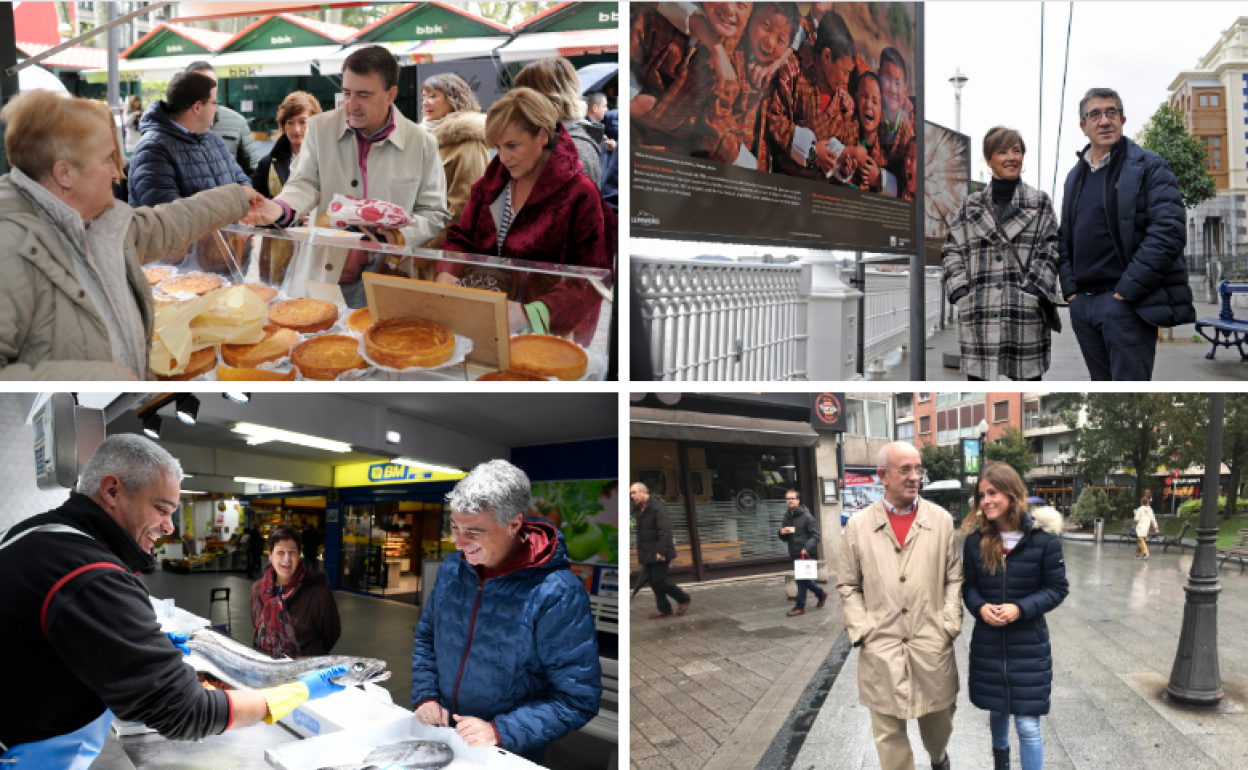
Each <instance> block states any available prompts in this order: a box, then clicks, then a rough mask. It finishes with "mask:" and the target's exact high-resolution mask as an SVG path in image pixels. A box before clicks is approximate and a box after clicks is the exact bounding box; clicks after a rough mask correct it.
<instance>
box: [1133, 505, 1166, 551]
mask: <svg viewBox="0 0 1248 770" xmlns="http://www.w3.org/2000/svg"><path fill="white" fill-rule="evenodd" d="M1152 500H1153V496H1152V495H1151V494H1149V493H1148V492H1145V493H1144V496H1143V497H1141V498H1140V507H1139V508H1136V509H1135V539H1136V544H1135V558H1137V559H1147V558H1148V529H1149V527H1152V529H1153V532H1154V533H1155V534H1161V527H1158V526H1157V517H1156V516H1154V515H1153V509H1152V506H1150V505H1149V503H1151V502H1152Z"/></svg>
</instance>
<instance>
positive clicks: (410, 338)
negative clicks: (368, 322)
mask: <svg viewBox="0 0 1248 770" xmlns="http://www.w3.org/2000/svg"><path fill="white" fill-rule="evenodd" d="M364 352H365V353H367V354H368V357H369V358H370V359H371V360H372V361H373V363H376V364H380V365H382V366H388V367H390V368H391V369H411V368H413V367H420V368H422V369H431V368H433V367H435V366H441V365H442V364H445V363H446V362H447V361H450V360H451V354H452V353H454V352H455V335H454V334H451V330H450V329H448V328H446V327H445V326H443V325H442V324H439V323H434V322H433V321H425V320H423V319H420V318H387V319H386V320H384V321H378V322H377V323H375V324H373V325H372V326H370V327H368V331H366V332H364Z"/></svg>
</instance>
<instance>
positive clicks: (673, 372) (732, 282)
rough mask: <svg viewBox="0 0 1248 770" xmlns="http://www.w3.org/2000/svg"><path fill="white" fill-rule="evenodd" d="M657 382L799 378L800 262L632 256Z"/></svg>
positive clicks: (802, 367) (801, 366)
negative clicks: (754, 262)
mask: <svg viewBox="0 0 1248 770" xmlns="http://www.w3.org/2000/svg"><path fill="white" fill-rule="evenodd" d="M632 262H633V265H634V267H635V269H636V279H637V292H638V294H639V296H640V297H641V309H642V318H644V319H645V321H646V322H647V324H649V327H650V351H651V356H652V357H653V359H654V373H655V377H656V379H660V380H668V381H671V380H703V381H704V380H721V381H728V380H791V379H801V378H803V376H804V374H805V363H804V362H800V363H799V362H798V360H797V353H796V348H797V317H798V316H797V314H798V313H799V312H801V311H802V310H803V306H804V304H805V303H804V302H803V301H802V300H801V299H800V298H799V297H798V286H799V284H800V279H801V274H802V270H801V267H799V266H798V265H760V264H752V263H740V264H738V263H717V262H713V263H706V262H698V261H694V260H671V259H650V258H645V257H635V258H634V259H633V260H632Z"/></svg>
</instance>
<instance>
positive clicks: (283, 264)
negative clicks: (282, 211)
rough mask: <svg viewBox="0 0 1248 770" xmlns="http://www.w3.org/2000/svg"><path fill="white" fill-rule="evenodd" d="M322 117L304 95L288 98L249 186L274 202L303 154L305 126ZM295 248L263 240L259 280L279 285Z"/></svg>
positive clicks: (317, 103) (317, 105)
mask: <svg viewBox="0 0 1248 770" xmlns="http://www.w3.org/2000/svg"><path fill="white" fill-rule="evenodd" d="M320 114H321V103H320V101H318V100H317V98H316V97H315V96H313V95H312V94H310V93H307V92H306V91H295V92H294V93H291V94H287V96H286V98H285V99H283V100H282V103H281V104H280V105H279V106H278V108H277V126H278V128H279V129H280V130H281V132H282V135H281V136H279V137H278V138H277V141H276V142H275V143H274V144H273V149H272V150H271V151H270V152H269V154H268V155H265V156H264V157H263V158H261V159H260V165H259V166H257V167H256V171H255V173H254V174H252V175H251V186H252V187H254V188H256V189H257V190H259V191H260V192H262V193H264V195H265V196H267V197H269V198H276V197H277V196H278V195H280V194H281V192H282V188H283V187H285V186H286V182H287V181H288V180H289V179H290V174H291V171H293V170H294V169H295V168H298V164H299V158H300V157H301V153H302V152H303V140H304V138H305V137H307V134H308V122H309V121H310V120H312V118H314V117H316V116H317V115H320ZM294 253H295V250H294V245H293V244H292V243H291V241H288V240H284V239H281V238H265V239H264V240H263V241H261V243H260V265H259V267H260V279H261V280H262V281H264V282H266V283H268V282H271V283H275V284H281V282H282V281H283V280H285V278H286V269H287V268H288V267H289V266H290V260H291V258H292V257H293V256H294Z"/></svg>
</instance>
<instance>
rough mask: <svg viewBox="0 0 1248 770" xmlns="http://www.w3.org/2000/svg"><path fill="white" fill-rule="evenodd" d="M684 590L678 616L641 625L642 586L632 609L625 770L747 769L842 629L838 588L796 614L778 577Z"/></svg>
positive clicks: (647, 608)
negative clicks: (686, 604)
mask: <svg viewBox="0 0 1248 770" xmlns="http://www.w3.org/2000/svg"><path fill="white" fill-rule="evenodd" d="M682 587H683V588H684V589H686V590H687V591H688V592H689V595H690V596H691V597H693V604H692V605H691V606H690V609H689V613H688V614H687V615H685V616H684V617H675V616H673V617H670V618H663V619H660V620H647V616H648V615H649V614H650V613H652V612H654V610H655V606H654V594H653V593H651V592H650V591H649V590H648V589H646V590H643V591H642V592H641V593H639V594H637V597H636V598H635V599H633V600H632V603H631V605H630V607H629V622H630V624H631V626H630V627H631V631H630V640H631V645H632V652H631V654H630V658H629V662H630V666H631V680H630V682H629V688H630V694H631V705H630V717H629V722H630V728H631V729H630V731H629V732H630V747H631V749H630V754H629V765H630V767H632V768H634V769H635V770H672V769H676V768H679V769H680V770H686V769H691V770H696V769H697V768H703V767H707V768H715V770H732V769H734V768H741V770H747V769H752V768H754V767H755V766H756V765H757V764H758V762H759V760H760V759H761V758H762V755H763V752H764V751H765V750H766V749H767V747H768V746H769V745H770V744H771V741H772V739H773V737H774V736H775V735H776V734H777V733H778V732H780V731H781V729H782V728H783V726H784V723H785V720H786V719H788V717H789V714H790V712H791V711H792V710H793V708H794V705H795V704H796V703H797V701H798V698H799V696H801V695H802V693H803V691H804V690H806V688H807V685H808V684H809V682H810V681H811V679H812V677H814V676H815V675H816V673H817V672H818V671H819V669H820V666H821V665H822V664H823V663H824V662H825V659H826V658H827V657H828V652H829V651H830V650H831V649H832V645H833V643H834V642H835V641H836V640H837V638H838V637H840V636H841V634H842V631H843V630H844V626H843V624H842V621H841V609H840V601H839V598H838V597H837V596H836V592H835V587H834V586H832V587H829V586H827V585H823V584H821V585H820V587H822V588H824V589H825V590H831V595H829V597H828V603H827V604H826V605H825V607H824V608H823V609H822V610H817V609H815V599H814V597H813V596H808V603H807V605H806V614H805V615H803V616H801V617H796V618H789V617H786V616H785V613H787V612H788V611H789V610H790V609H791V608H792V607H793V602H792V601H791V600H789V599H786V598H785V590H784V580H783V577H782V576H770V577H762V578H751V579H745V580H735V581H724V582H721V583H717V584H701V585H686V586H682Z"/></svg>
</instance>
